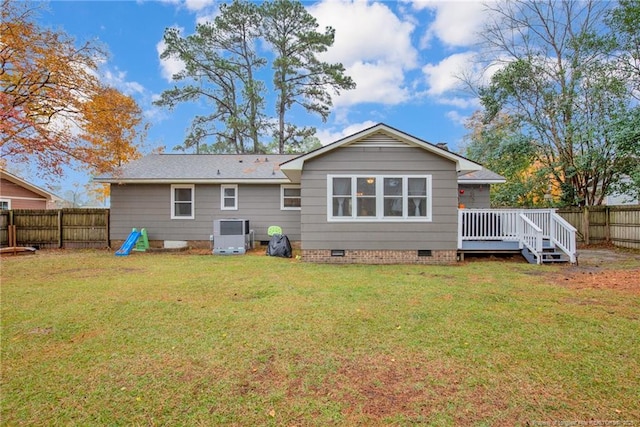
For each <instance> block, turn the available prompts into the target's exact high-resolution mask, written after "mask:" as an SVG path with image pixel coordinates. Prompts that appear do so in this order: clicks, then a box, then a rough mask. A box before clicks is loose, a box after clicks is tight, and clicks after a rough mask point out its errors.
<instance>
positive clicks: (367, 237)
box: [301, 144, 458, 250]
mask: <svg viewBox="0 0 640 427" xmlns="http://www.w3.org/2000/svg"><path fill="white" fill-rule="evenodd" d="M339 174H345V175H356V174H378V175H393V174H396V175H411V174H413V175H431V177H432V187H431V197H432V221H431V222H382V221H380V222H355V221H352V222H329V221H328V220H327V175H339ZM457 196H458V184H457V173H456V168H455V163H454V162H453V161H450V160H447V159H444V158H442V157H440V156H437V155H435V154H432V153H429V152H428V151H425V150H423V149H421V148H417V147H411V146H406V145H405V146H402V145H398V146H395V147H394V146H387V147H382V146H379V147H376V146H367V145H366V144H363V145H360V146H347V147H342V148H339V149H336V150H334V151H331V152H329V153H327V154H325V155H324V156H320V157H317V158H315V159H312V160H311V161H308V162H306V163H305V166H304V171H303V173H302V218H301V220H302V225H301V231H302V249H350V250H356V249H367V250H381V249H392V250H414V249H415V250H417V249H431V250H455V249H456V246H457V232H458V230H457V222H458V216H457V207H458V197H457Z"/></svg>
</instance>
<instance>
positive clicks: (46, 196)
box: [0, 169, 61, 201]
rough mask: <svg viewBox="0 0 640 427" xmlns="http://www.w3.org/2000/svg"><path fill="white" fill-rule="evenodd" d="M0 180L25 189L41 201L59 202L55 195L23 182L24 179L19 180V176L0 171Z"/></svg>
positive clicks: (0, 192)
mask: <svg viewBox="0 0 640 427" xmlns="http://www.w3.org/2000/svg"><path fill="white" fill-rule="evenodd" d="M0 178H2V179H6V180H7V181H9V182H12V183H14V184H16V185H18V186H20V187H22V188H25V189H27V190H29V191H31V192H32V193H35V194H37V195H38V196H40V197H42V198H43V199H46V200H48V201H57V200H61V199H60V198H59V197H58V196H56V195H55V194H53V193H51V192H49V191H47V190H44V189H42V188H40V187H38V186H37V185H35V184H32V183H30V182H28V181H25V180H24V179H22V178H20V177H19V176H16V175H14V174H12V173H9V172H7V171H6V170H4V169H0ZM1 194H2V191H0V195H1ZM3 197H9V196H3Z"/></svg>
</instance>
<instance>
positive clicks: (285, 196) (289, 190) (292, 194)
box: [280, 185, 301, 210]
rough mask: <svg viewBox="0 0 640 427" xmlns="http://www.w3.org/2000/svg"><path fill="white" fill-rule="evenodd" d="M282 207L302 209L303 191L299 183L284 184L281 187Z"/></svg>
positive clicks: (283, 208) (284, 208) (285, 208)
mask: <svg viewBox="0 0 640 427" xmlns="http://www.w3.org/2000/svg"><path fill="white" fill-rule="evenodd" d="M280 195H281V197H280V200H281V203H280V209H282V210H300V206H301V192H300V186H298V185H295V186H294V185H283V186H281V187H280Z"/></svg>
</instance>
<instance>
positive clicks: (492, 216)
mask: <svg viewBox="0 0 640 427" xmlns="http://www.w3.org/2000/svg"><path fill="white" fill-rule="evenodd" d="M575 234H576V229H575V228H574V227H573V226H571V224H569V223H568V222H567V221H566V220H565V219H564V218H562V217H561V216H560V215H558V214H556V213H555V210H554V209H459V210H458V248H462V247H463V243H462V242H463V241H505V242H508V241H511V242H518V243H519V246H520V248H523V247H524V246H526V247H527V248H528V249H529V250H530V251H531V252H532V253H534V254H535V256H536V259H537V260H538V261H539V262H541V261H540V260H541V259H543V257H542V255H538V254H541V253H542V252H543V250H544V247H545V245H548V247H551V248H558V249H560V250H561V251H562V252H564V253H565V254H566V255H567V256H568V258H569V261H570V262H572V263H575V262H576V238H575Z"/></svg>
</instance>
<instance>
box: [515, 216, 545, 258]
mask: <svg viewBox="0 0 640 427" xmlns="http://www.w3.org/2000/svg"><path fill="white" fill-rule="evenodd" d="M518 222H519V227H518V228H520V231H521V234H520V236H521V239H520V242H521V243H522V244H523V245H524V246H526V247H527V248H528V249H529V250H530V251H531V253H532V254H533V256H534V257H535V258H536V262H537V263H538V264H541V263H542V233H543V231H542V228H540V227H538V226H537V225H536V224H535V223H534V222H533V221H532V220H530V219H529V218H528V217H527V216H526V215H525V214H524V213H521V214H520V215H518Z"/></svg>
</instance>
